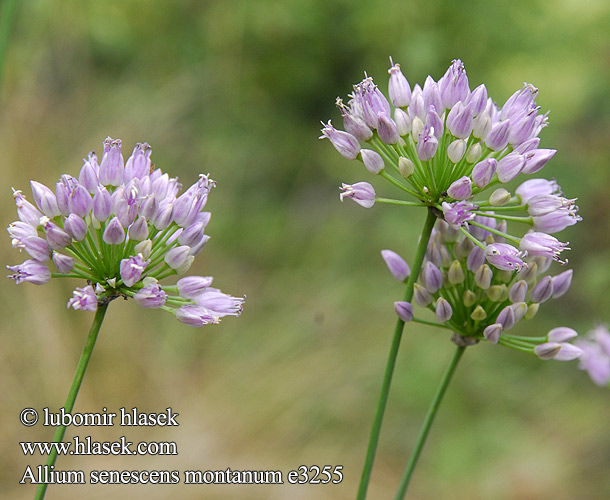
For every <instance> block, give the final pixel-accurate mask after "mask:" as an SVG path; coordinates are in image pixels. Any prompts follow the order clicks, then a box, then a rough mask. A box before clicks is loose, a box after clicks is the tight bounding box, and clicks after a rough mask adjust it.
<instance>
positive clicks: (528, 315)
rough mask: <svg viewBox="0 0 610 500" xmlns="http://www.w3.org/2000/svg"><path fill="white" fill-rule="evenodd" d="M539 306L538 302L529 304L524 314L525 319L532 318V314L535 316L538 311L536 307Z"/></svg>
mask: <svg viewBox="0 0 610 500" xmlns="http://www.w3.org/2000/svg"><path fill="white" fill-rule="evenodd" d="M539 308H540V304H538V303H536V302H534V303H533V304H530V305H529V307H528V308H527V312H526V313H525V315H524V318H525V319H532V318H533V317H534V316H536V313H537V312H538V309H539Z"/></svg>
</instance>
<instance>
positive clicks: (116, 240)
mask: <svg viewBox="0 0 610 500" xmlns="http://www.w3.org/2000/svg"><path fill="white" fill-rule="evenodd" d="M102 239H103V240H104V242H106V243H108V244H109V245H118V244H120V243H123V242H124V241H125V230H124V229H123V226H122V225H121V223H120V222H119V219H118V218H117V217H113V218H112V219H111V220H110V222H109V223H108V225H107V226H106V229H105V230H104V234H103V236H102Z"/></svg>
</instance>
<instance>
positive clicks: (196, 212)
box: [8, 138, 244, 326]
mask: <svg viewBox="0 0 610 500" xmlns="http://www.w3.org/2000/svg"><path fill="white" fill-rule="evenodd" d="M150 155H151V149H150V146H148V144H137V145H136V147H135V148H134V150H133V153H132V155H131V156H130V157H129V158H128V159H127V161H124V160H123V156H122V153H121V141H120V140H118V139H117V140H113V139H111V138H107V139H106V140H105V141H104V152H103V154H102V158H101V161H100V162H99V163H98V159H97V156H96V155H95V153H90V154H89V156H88V157H87V159H85V160H84V165H83V166H82V168H81V170H80V172H79V175H78V178H76V177H72V176H70V175H67V174H65V175H62V176H61V178H60V179H59V181H58V182H57V184H56V186H55V190H54V191H53V190H52V189H50V188H49V187H47V186H45V185H43V184H41V183H39V182H36V181H31V188H32V195H33V200H34V204H32V203H30V202H29V201H28V200H27V199H26V197H25V196H24V195H23V193H22V192H21V191H14V193H13V196H14V198H15V204H16V206H17V215H18V217H19V220H17V221H15V222H13V223H11V224H10V225H9V227H8V232H9V235H10V237H11V239H12V245H13V247H14V248H18V249H19V250H20V251H21V250H25V252H26V253H27V254H28V255H29V256H30V257H31V258H30V259H28V260H26V261H25V262H23V263H22V264H19V265H15V266H8V267H9V269H10V270H11V271H12V274H11V275H10V276H9V277H10V278H12V279H14V280H15V281H16V282H17V283H22V282H29V283H34V284H37V285H42V284H45V283H48V282H49V281H50V280H51V278H52V277H74V278H82V279H85V280H87V281H88V283H89V284H88V285H87V286H86V287H83V288H76V290H75V291H74V295H73V297H72V298H71V299H70V301H69V302H68V307H72V308H73V309H80V310H88V311H95V310H96V308H97V305H98V303H104V302H108V301H110V300H112V299H114V298H116V297H118V296H123V297H132V298H133V299H134V300H135V301H136V302H137V303H138V304H140V305H141V306H142V307H147V308H161V309H164V310H166V311H169V312H171V313H172V314H174V315H175V316H176V318H177V319H178V320H179V321H181V322H183V323H186V324H188V325H191V326H203V325H206V324H215V323H218V322H219V321H220V318H222V317H223V316H228V315H231V316H237V315H239V314H240V312H241V310H242V305H243V302H244V298H240V297H232V296H230V295H227V294H224V293H222V292H221V291H220V290H218V289H215V288H212V287H211V286H210V285H211V283H212V278H211V277H200V276H191V277H185V278H182V279H180V280H179V281H178V283H177V284H176V285H171V286H161V285H160V284H159V281H160V280H162V279H163V278H166V277H169V276H171V275H175V274H178V275H180V274H184V273H185V272H186V271H187V270H188V269H189V268H190V266H191V264H192V263H193V260H194V259H195V256H196V255H197V254H198V253H199V252H201V250H202V249H203V247H204V246H205V244H206V243H207V241H208V240H209V236H208V235H207V234H205V228H206V226H207V224H208V222H209V220H210V213H209V212H205V211H203V209H204V207H205V205H206V202H207V198H208V194H209V192H210V190H211V189H212V187H214V185H215V182H214V181H213V180H211V179H210V178H209V176H208V175H201V176H200V178H199V180H198V181H197V182H195V183H194V184H193V185H192V186H190V187H189V188H188V189H187V190H186V191H184V192H183V193H180V190H181V188H182V186H181V184H180V183H179V182H178V179H177V178H170V177H169V175H168V174H167V173H163V172H162V171H161V169H158V168H155V167H154V166H153V164H152V162H151V159H150ZM51 264H52V266H53V267H54V268H55V270H54V271H52V270H51V269H50V268H49V266H50V265H51Z"/></svg>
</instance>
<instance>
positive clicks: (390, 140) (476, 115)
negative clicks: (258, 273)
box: [321, 60, 580, 271]
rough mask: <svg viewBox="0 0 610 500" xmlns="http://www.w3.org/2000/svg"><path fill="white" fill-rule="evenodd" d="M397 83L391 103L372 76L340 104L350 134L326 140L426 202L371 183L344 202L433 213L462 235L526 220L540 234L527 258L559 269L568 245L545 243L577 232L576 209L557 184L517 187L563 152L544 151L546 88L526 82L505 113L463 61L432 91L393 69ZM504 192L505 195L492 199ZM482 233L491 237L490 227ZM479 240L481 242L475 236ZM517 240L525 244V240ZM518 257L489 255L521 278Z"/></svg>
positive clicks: (429, 83)
mask: <svg viewBox="0 0 610 500" xmlns="http://www.w3.org/2000/svg"><path fill="white" fill-rule="evenodd" d="M389 75H390V77H389V84H388V95H389V99H388V98H386V96H385V95H384V94H383V92H382V91H381V89H380V88H379V87H378V86H377V85H376V84H375V82H374V81H373V78H372V77H370V76H366V77H365V78H364V80H362V81H361V82H360V83H358V84H356V85H354V90H353V92H352V93H351V94H350V95H349V97H350V99H349V101H348V103H347V104H344V102H343V100H342V99H340V98H337V106H338V107H339V110H340V112H341V116H342V117H343V125H344V127H345V131H342V130H338V129H336V128H335V127H334V126H332V125H331V123H330V121H329V122H328V123H327V124H325V126H324V128H323V129H322V136H321V138H327V139H329V140H330V142H331V143H332V144H333V145H334V146H335V148H336V149H337V150H338V151H339V153H341V155H342V156H343V157H345V158H347V159H350V160H357V161H360V162H362V163H363V164H364V166H365V168H366V170H367V171H368V172H369V173H371V174H374V175H376V176H377V177H383V178H384V179H386V180H388V181H389V182H390V183H391V184H392V185H393V187H395V188H398V189H400V190H401V192H402V194H405V193H406V194H408V195H409V196H411V197H412V198H415V199H416V200H417V201H412V200H411V201H406V200H401V199H390V198H375V195H374V193H375V191H374V188H373V186H372V185H370V184H368V183H364V182H358V183H356V184H353V185H346V184H344V185H343V188H342V189H343V190H344V191H345V192H344V193H342V194H341V199H343V198H344V197H352V198H353V199H354V201H356V202H357V203H358V204H360V205H361V206H363V207H366V208H370V207H371V206H372V205H373V203H374V202H376V201H377V202H381V203H392V204H396V205H420V206H424V207H429V208H431V209H434V210H436V213H437V214H438V216H439V217H441V216H443V217H444V219H445V220H446V221H447V222H449V223H450V224H451V225H452V226H453V227H454V228H456V229H457V228H461V229H462V230H465V228H466V227H467V226H470V225H472V224H471V221H472V220H473V219H474V222H475V223H477V224H482V225H488V224H487V222H486V221H487V220H489V218H493V219H495V220H497V221H500V220H502V219H505V220H506V221H511V222H512V221H515V222H518V221H520V222H523V223H525V224H527V225H529V226H530V228H532V229H533V231H534V232H533V233H531V234H532V235H538V237H536V236H526V237H525V238H524V239H523V241H522V244H521V247H520V250H522V251H523V252H524V253H525V252H527V251H529V252H530V253H531V254H533V255H545V256H552V258H554V259H556V260H559V254H560V253H561V252H562V251H563V250H564V249H567V246H566V245H565V244H562V243H560V242H559V241H557V240H554V239H553V240H551V239H549V238H546V239H545V241H543V240H542V238H543V237H542V236H540V235H542V234H546V235H547V236H548V235H549V234H554V233H557V232H560V231H562V230H564V229H565V228H567V227H569V226H571V225H573V224H576V223H577V222H578V221H579V220H580V217H579V216H578V207H577V206H576V205H575V200H574V199H569V198H565V197H563V196H562V195H561V192H560V188H559V186H558V185H557V183H556V182H555V181H548V180H545V179H529V180H525V181H524V182H522V184H521V186H520V187H519V188H517V190H516V192H515V193H514V194H511V192H510V190H509V184H508V183H509V182H511V181H513V180H514V179H517V178H519V177H520V176H521V177H522V176H526V175H531V174H534V173H536V172H539V171H540V170H541V169H542V168H543V167H544V166H545V165H546V163H547V162H548V161H549V160H550V159H551V158H552V157H553V156H554V155H555V153H556V151H555V150H554V149H544V148H539V145H540V139H539V137H538V135H539V133H540V131H541V130H542V129H543V128H544V127H545V126H546V125H547V123H548V119H547V114H546V113H541V112H540V107H539V106H538V105H537V104H536V98H537V96H538V89H537V88H536V87H534V86H533V85H531V84H527V83H526V84H524V85H523V87H522V88H521V89H519V90H517V91H516V92H515V93H514V94H513V95H512V96H510V97H509V98H508V100H507V101H506V102H505V103H504V104H503V105H502V106H497V105H496V103H495V102H494V100H493V99H492V98H491V97H489V96H488V94H487V89H486V88H485V85H479V86H478V87H476V88H475V89H474V90H472V91H471V90H470V87H469V83H468V77H467V75H466V70H465V69H464V65H463V64H462V62H461V61H460V60H455V61H453V62H452V64H451V66H450V67H449V69H448V70H447V71H446V72H445V74H444V75H443V76H442V77H441V78H440V79H439V80H438V81H435V80H434V78H432V77H431V76H429V77H428V78H426V81H425V83H424V85H423V87H422V86H420V85H419V84H416V85H414V86H413V87H411V86H410V85H409V82H408V80H407V79H406V77H405V76H404V75H403V73H402V70H401V67H400V65H399V64H397V63H396V64H395V63H394V62H393V61H391V67H390V69H389ZM498 184H499V185H501V186H502V188H501V189H496V191H494V193H492V195H491V196H489V195H487V196H484V195H483V192H484V191H485V190H486V189H488V188H493V187H494V186H496V187H497V186H498ZM498 207H500V208H498ZM477 219H481V220H477ZM474 225H476V224H474ZM493 229H494V230H499V231H502V232H505V231H504V230H505V229H507V228H506V227H502V226H501V225H500V226H499V227H497V228H496V227H494V228H493ZM480 233H481V234H485V235H488V234H490V233H489V231H488V230H487V229H485V228H482V231H480ZM471 234H472V236H473V237H474V238H478V235H477V234H476V232H475V231H472V233H471ZM508 236H512V235H511V234H510V233H508ZM550 238H552V237H550ZM511 241H512V243H517V244H518V243H519V241H520V237H519V235H516V236H513V238H512V240H511ZM480 242H481V243H484V242H483V241H482V240H480ZM495 243H497V244H504V243H505V242H504V241H500V240H497V241H496V242H495ZM512 243H511V245H512ZM512 248H514V247H512V246H511V247H510V248H508V247H499V248H496V247H491V248H489V249H488V257H489V260H490V262H491V263H492V264H493V265H498V266H500V268H502V269H513V270H515V271H518V270H519V269H520V268H521V266H522V263H521V261H520V255H521V254H520V252H519V249H516V250H512Z"/></svg>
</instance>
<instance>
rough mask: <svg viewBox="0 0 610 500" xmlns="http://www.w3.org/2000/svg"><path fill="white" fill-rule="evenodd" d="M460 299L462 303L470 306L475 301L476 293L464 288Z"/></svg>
mask: <svg viewBox="0 0 610 500" xmlns="http://www.w3.org/2000/svg"><path fill="white" fill-rule="evenodd" d="M462 300H463V301H464V305H465V306H466V307H471V306H473V305H474V304H475V303H476V301H477V294H476V293H474V292H473V291H472V290H464V296H463V297H462Z"/></svg>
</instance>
